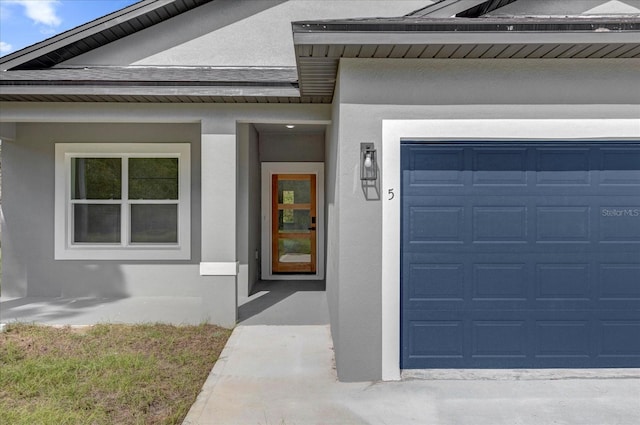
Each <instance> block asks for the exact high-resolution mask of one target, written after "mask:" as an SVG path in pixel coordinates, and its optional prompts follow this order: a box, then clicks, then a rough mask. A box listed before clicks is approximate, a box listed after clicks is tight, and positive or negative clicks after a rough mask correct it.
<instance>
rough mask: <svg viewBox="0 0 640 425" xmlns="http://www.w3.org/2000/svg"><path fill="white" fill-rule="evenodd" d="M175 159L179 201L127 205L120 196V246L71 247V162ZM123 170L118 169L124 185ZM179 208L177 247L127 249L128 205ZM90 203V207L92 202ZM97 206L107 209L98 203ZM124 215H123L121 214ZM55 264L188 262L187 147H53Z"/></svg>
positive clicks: (135, 246)
mask: <svg viewBox="0 0 640 425" xmlns="http://www.w3.org/2000/svg"><path fill="white" fill-rule="evenodd" d="M83 157H84V158H178V200H177V201H175V200H171V201H165V200H144V201H137V200H135V201H133V200H128V199H127V196H126V193H123V200H122V201H121V202H120V204H121V205H123V211H124V214H123V215H122V217H121V224H120V226H121V235H122V237H121V240H120V242H119V243H115V244H111V243H108V244H107V243H104V244H97V243H96V244H91V243H74V242H73V215H72V209H73V208H72V207H73V205H74V202H73V201H72V199H71V160H72V158H83ZM127 180H128V169H127V167H123V170H122V181H123V184H124V182H126V181H127ZM173 202H175V203H176V204H177V205H178V242H177V243H167V244H162V243H153V244H141V243H135V244H134V243H130V242H129V232H130V228H129V226H130V205H132V204H168V203H169V204H170V203H173ZM92 203H93V202H92ZM97 203H109V202H101V201H98V202H97ZM125 210H126V211H125ZM54 235H55V236H54V240H55V257H54V258H55V259H56V260H189V259H191V146H190V144H189V143H56V145H55V231H54Z"/></svg>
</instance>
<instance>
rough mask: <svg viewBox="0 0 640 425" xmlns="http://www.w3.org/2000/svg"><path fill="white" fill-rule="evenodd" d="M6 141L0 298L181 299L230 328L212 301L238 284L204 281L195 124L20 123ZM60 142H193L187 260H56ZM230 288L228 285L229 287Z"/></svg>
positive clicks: (216, 279) (224, 309)
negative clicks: (56, 150) (56, 157)
mask: <svg viewBox="0 0 640 425" xmlns="http://www.w3.org/2000/svg"><path fill="white" fill-rule="evenodd" d="M16 133H17V134H16V140H15V141H6V142H5V143H4V146H3V148H4V150H5V152H4V154H5V155H6V158H7V161H6V162H5V170H4V171H5V181H4V183H5V186H4V189H5V194H4V195H5V203H4V205H3V209H4V216H5V222H4V223H3V227H4V229H3V230H4V235H3V245H4V246H3V254H4V255H3V258H2V261H3V279H2V282H3V288H2V295H3V296H5V297H24V296H31V297H48V298H49V297H65V298H80V297H92V298H112V297H137V296H141V297H144V296H154V297H157V296H183V297H197V298H200V299H201V304H200V306H201V312H200V315H201V317H202V320H203V321H205V320H210V321H212V322H216V323H221V324H225V325H231V324H233V323H232V322H230V321H229V316H230V314H231V313H233V316H232V317H235V311H234V309H233V308H231V309H230V310H231V312H230V311H227V310H229V309H227V307H226V306H223V305H218V304H217V303H216V302H215V301H212V300H216V299H225V298H229V297H230V296H231V294H227V293H226V292H228V290H229V289H230V288H232V289H233V290H234V291H235V278H233V279H232V281H231V282H227V280H229V278H228V277H214V276H206V277H201V276H200V273H199V262H200V256H201V255H200V252H201V249H200V247H201V236H200V235H201V232H200V228H201V212H200V174H201V172H200V162H201V161H200V125H198V124H54V123H49V124H43V123H37V124H36V123H20V124H18V125H17V131H16ZM56 142H64V143H87V142H96V143H97V142H101V143H127V142H130V143H133V142H135V143H165V142H167V143H168V142H188V143H190V144H191V182H192V191H191V200H192V204H191V253H192V256H191V260H188V261H161V262H155V261H61V260H57V261H56V260H54V256H53V254H54V253H53V243H54V242H53V241H54V223H53V217H54V192H55V190H54V178H53V176H54V147H55V143H56ZM229 283H230V284H229Z"/></svg>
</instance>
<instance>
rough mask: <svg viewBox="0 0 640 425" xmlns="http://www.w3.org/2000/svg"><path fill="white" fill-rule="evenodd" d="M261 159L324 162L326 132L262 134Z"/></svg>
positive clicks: (268, 160) (266, 160) (269, 160)
mask: <svg viewBox="0 0 640 425" xmlns="http://www.w3.org/2000/svg"><path fill="white" fill-rule="evenodd" d="M260 161H261V162H324V134H322V133H318V134H315V133H312V134H306V133H295V132H294V133H292V132H289V133H263V134H260Z"/></svg>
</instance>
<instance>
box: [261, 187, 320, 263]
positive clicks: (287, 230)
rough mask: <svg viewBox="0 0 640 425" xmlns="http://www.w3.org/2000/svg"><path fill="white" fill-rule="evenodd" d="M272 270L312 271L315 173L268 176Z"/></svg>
mask: <svg viewBox="0 0 640 425" xmlns="http://www.w3.org/2000/svg"><path fill="white" fill-rule="evenodd" d="M272 179H273V180H272V197H271V198H272V224H273V228H272V271H273V273H315V271H316V264H315V262H316V176H315V174H274V175H273V177H272Z"/></svg>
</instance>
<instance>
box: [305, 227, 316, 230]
mask: <svg viewBox="0 0 640 425" xmlns="http://www.w3.org/2000/svg"><path fill="white" fill-rule="evenodd" d="M307 230H316V228H315V227H309V228H307Z"/></svg>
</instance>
